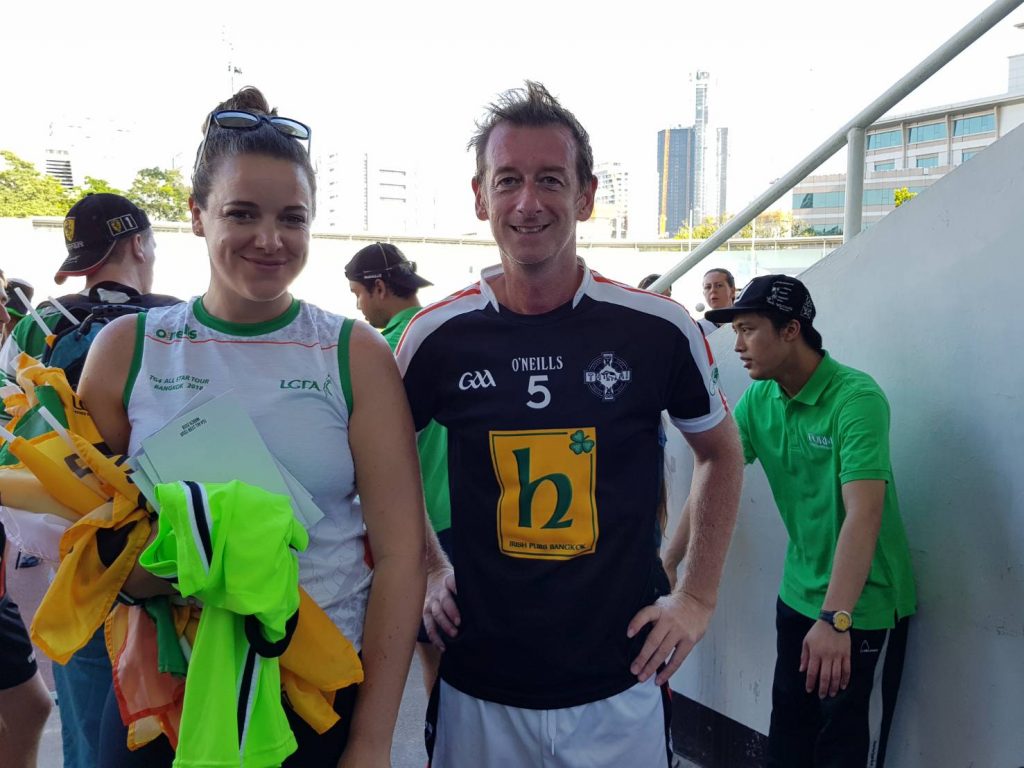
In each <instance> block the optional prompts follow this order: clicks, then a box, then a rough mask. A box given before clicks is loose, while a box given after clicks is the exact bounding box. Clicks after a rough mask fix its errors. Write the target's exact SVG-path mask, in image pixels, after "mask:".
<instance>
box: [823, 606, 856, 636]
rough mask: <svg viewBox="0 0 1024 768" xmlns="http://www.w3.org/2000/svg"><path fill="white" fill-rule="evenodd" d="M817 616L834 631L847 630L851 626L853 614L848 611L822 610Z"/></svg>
mask: <svg viewBox="0 0 1024 768" xmlns="http://www.w3.org/2000/svg"><path fill="white" fill-rule="evenodd" d="M818 618H819V619H821V620H822V621H827V622H828V623H829V624H831V625H832V629H834V630H835V631H836V632H849V631H850V627H852V626H853V616H851V615H850V612H849V611H822V612H821V613H819V614H818Z"/></svg>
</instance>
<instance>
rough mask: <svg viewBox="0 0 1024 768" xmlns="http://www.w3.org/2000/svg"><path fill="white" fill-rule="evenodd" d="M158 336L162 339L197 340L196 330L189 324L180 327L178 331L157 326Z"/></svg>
mask: <svg viewBox="0 0 1024 768" xmlns="http://www.w3.org/2000/svg"><path fill="white" fill-rule="evenodd" d="M155 335H156V337H157V338H158V339H160V340H161V341H173V340H174V339H192V340H195V338H196V336H197V335H198V334H196V331H195V329H194V328H189V327H188V326H187V325H186V326H185V327H184V328H180V329H178V330H177V331H168V330H167V329H165V328H157V329H156V333H155Z"/></svg>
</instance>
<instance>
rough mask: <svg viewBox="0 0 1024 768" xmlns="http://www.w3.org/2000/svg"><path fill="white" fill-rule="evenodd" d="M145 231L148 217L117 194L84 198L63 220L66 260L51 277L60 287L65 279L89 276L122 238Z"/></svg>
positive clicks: (103, 194) (102, 194)
mask: <svg viewBox="0 0 1024 768" xmlns="http://www.w3.org/2000/svg"><path fill="white" fill-rule="evenodd" d="M145 229H149V218H148V217H147V216H146V214H145V212H144V211H143V210H142V209H141V208H139V207H138V206H137V205H135V203H133V202H131V201H130V200H128V199H127V198H124V197H121V196H120V195H111V194H107V193H105V192H104V193H101V194H96V195H86V196H85V197H83V198H82V199H81V200H79V201H78V202H77V203H75V204H74V206H73V207H72V208H71V210H70V211H68V215H67V216H65V217H64V244H65V245H66V246H67V249H68V257H67V258H66V259H64V263H63V264H61V265H60V269H59V270H58V271H57V275H56V276H55V277H54V278H53V280H54V282H55V283H57V285H60V284H61V283H63V282H64V280H65V279H66V278H68V277H73V276H75V275H89V274H92V273H93V272H95V271H96V270H97V269H99V268H100V267H101V266H103V262H104V261H106V260H107V257H108V256H109V255H110V252H111V251H112V250H114V245H116V244H117V241H118V240H120V239H121V238H123V237H129V236H131V235H137V234H138V233H139V232H142V231H143V230H145Z"/></svg>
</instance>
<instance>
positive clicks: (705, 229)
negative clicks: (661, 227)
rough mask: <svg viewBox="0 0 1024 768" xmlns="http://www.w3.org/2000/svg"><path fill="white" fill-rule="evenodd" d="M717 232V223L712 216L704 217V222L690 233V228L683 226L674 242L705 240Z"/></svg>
mask: <svg viewBox="0 0 1024 768" xmlns="http://www.w3.org/2000/svg"><path fill="white" fill-rule="evenodd" d="M717 231H718V221H717V220H716V219H715V217H714V216H705V217H704V220H703V221H702V222H700V223H699V224H698V225H697V226H695V227H694V228H693V231H692V232H691V231H690V228H689V227H687V226H683V227H680V228H679V231H678V232H677V233H676V237H675V239H676V240H707V239H708V238H709V237H711V236H712V235H713V234H715V232H717Z"/></svg>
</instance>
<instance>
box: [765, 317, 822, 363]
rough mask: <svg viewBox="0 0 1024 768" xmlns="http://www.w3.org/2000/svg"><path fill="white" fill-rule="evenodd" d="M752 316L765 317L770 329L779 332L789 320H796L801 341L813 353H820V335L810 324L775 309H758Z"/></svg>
mask: <svg viewBox="0 0 1024 768" xmlns="http://www.w3.org/2000/svg"><path fill="white" fill-rule="evenodd" d="M753 314H755V315H759V316H760V317H767V318H768V319H769V320H770V321H771V324H772V327H773V328H775V330H776V331H781V330H782V329H783V328H785V327H786V326H787V325H789V321H790V320H796V321H797V322H798V323H800V335H801V336H802V337H803V340H804V341H805V342H806V343H807V346H809V347H810V348H811V349H812V350H814V351H815V352H821V351H822V343H823V342H822V338H821V334H820V333H818V331H817V330H816V329H815V328H814V326H813V325H811V324H810V322H807V321H804V320H801V319H800V318H798V317H793V316H792V315H786V314H783V313H782V312H779V310H777V309H759V310H756V311H754V312H753Z"/></svg>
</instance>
